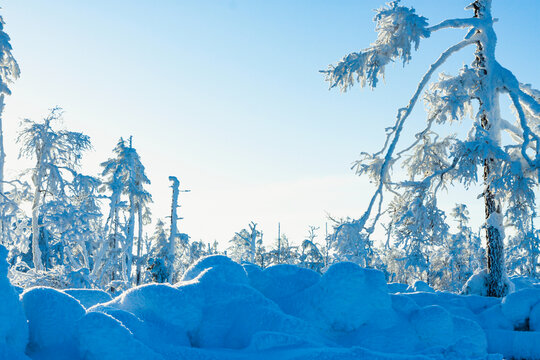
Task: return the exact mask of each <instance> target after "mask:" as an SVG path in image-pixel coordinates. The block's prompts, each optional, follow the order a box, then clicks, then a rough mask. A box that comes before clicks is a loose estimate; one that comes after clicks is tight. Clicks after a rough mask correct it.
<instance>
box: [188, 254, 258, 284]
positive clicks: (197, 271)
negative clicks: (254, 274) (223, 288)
mask: <svg viewBox="0 0 540 360" xmlns="http://www.w3.org/2000/svg"><path fill="white" fill-rule="evenodd" d="M208 269H215V270H216V271H213V272H212V274H213V276H214V277H213V280H215V281H222V282H230V283H240V284H248V283H249V280H248V277H247V273H246V271H245V270H244V268H243V267H242V265H239V264H237V263H235V262H234V261H232V260H231V259H230V258H228V257H226V256H223V255H212V256H207V257H205V258H202V259H201V260H199V261H197V262H196V263H195V264H193V265H191V266H190V267H189V269H187V270H186V272H185V273H184V276H183V277H182V281H184V282H185V281H191V280H194V279H195V278H197V277H199V276H200V275H201V274H202V273H203V272H204V271H206V270H208Z"/></svg>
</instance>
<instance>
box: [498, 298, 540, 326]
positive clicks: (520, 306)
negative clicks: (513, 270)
mask: <svg viewBox="0 0 540 360" xmlns="http://www.w3.org/2000/svg"><path fill="white" fill-rule="evenodd" d="M538 303H540V289H523V290H520V291H517V292H514V293H511V294H509V295H508V296H506V297H505V298H504V299H503V301H502V302H501V311H502V313H503V314H504V316H505V317H506V318H507V319H508V320H510V321H511V322H512V323H513V324H514V328H516V329H518V328H523V327H525V326H527V324H528V321H529V316H530V314H531V310H532V308H533V306H534V305H536V304H538Z"/></svg>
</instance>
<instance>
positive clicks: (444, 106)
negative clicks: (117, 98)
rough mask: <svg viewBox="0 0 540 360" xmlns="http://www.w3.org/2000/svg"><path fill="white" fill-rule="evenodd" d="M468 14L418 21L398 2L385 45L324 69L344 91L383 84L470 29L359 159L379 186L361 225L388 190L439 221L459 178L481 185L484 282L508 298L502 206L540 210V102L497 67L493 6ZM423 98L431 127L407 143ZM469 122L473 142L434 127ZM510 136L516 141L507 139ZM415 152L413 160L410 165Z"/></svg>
mask: <svg viewBox="0 0 540 360" xmlns="http://www.w3.org/2000/svg"><path fill="white" fill-rule="evenodd" d="M467 9H469V10H472V11H473V15H472V16H470V17H466V18H458V19H447V20H444V21H442V22H440V23H439V24H437V25H434V26H429V25H428V19H426V18H425V17H423V16H419V15H417V14H416V13H415V10H414V9H412V8H409V7H406V6H401V5H399V2H398V1H393V2H391V3H389V4H388V5H387V6H386V7H384V8H381V9H379V10H377V13H376V15H375V19H374V20H375V21H376V23H377V26H376V30H377V32H378V36H377V40H376V41H375V42H374V43H373V44H372V45H371V46H369V47H368V48H366V49H364V50H361V51H359V52H355V53H351V54H349V55H347V56H346V57H344V58H343V59H342V60H341V61H340V62H338V63H337V64H336V65H331V66H330V67H329V68H328V70H326V71H324V73H325V74H326V80H327V81H329V82H330V86H331V87H339V88H341V90H342V91H347V90H348V89H349V88H350V87H351V86H353V85H354V84H355V82H358V83H360V85H361V86H369V87H371V88H374V87H376V86H377V85H378V81H379V79H380V78H381V77H382V76H383V74H384V70H385V67H386V65H388V64H390V63H392V62H394V61H400V62H402V63H403V64H406V63H408V62H409V61H410V60H411V54H412V51H413V49H414V50H416V49H418V46H419V44H420V41H421V40H422V39H426V38H429V37H430V35H431V34H433V33H434V32H437V31H441V30H444V29H449V28H453V29H466V30H467V32H466V34H465V36H464V38H463V40H462V41H460V42H458V43H457V44H454V45H452V46H450V47H449V48H448V49H447V50H445V51H444V52H443V53H442V54H441V55H440V56H439V58H438V59H437V60H436V61H435V62H434V63H432V64H431V66H430V67H429V69H428V71H427V72H426V73H425V75H424V76H423V77H422V79H421V80H420V82H419V84H418V86H417V89H416V91H415V92H414V94H413V96H412V98H411V99H410V101H409V103H408V104H407V105H406V106H405V107H402V108H400V109H399V110H398V112H397V116H396V121H395V124H394V125H393V126H392V127H390V128H388V129H387V138H386V141H385V143H384V146H383V148H382V149H381V150H380V151H379V152H376V153H374V154H366V153H364V154H363V156H362V158H361V159H360V160H358V161H357V162H356V163H355V165H354V168H355V170H356V171H357V173H358V174H360V175H363V174H366V175H369V176H370V177H371V178H372V179H373V180H374V182H375V184H376V191H375V193H374V195H373V197H372V198H371V201H370V202H369V205H368V208H367V210H366V212H365V213H364V215H363V216H362V217H361V218H360V219H358V220H357V221H356V222H357V224H358V228H359V229H361V231H362V232H363V233H365V234H366V236H369V235H370V234H372V233H373V231H374V228H375V224H376V223H377V221H378V220H379V218H380V216H381V213H382V208H383V195H384V194H385V193H387V192H389V193H392V194H394V195H396V196H397V197H401V196H403V195H402V194H404V193H405V194H406V196H407V197H409V198H410V199H411V201H412V200H414V201H415V202H416V203H417V204H420V205H422V206H420V207H418V209H421V210H422V211H426V214H425V215H427V216H428V217H430V218H435V217H437V216H440V214H441V212H440V211H441V210H440V209H438V207H437V205H436V202H435V200H434V199H435V198H436V196H437V194H438V192H439V191H440V189H444V188H446V187H447V186H449V185H450V184H451V183H454V182H459V183H461V184H463V185H464V186H465V187H469V186H470V185H471V184H476V183H478V182H479V181H482V183H483V185H484V191H483V194H482V195H483V201H484V206H485V214H484V217H485V233H486V243H487V276H486V278H485V285H486V288H487V294H489V295H490V296H503V295H504V294H506V293H507V291H508V281H507V278H506V270H505V264H504V246H503V239H504V226H503V214H504V213H503V208H504V207H505V206H506V207H509V206H511V201H515V200H516V199H518V200H519V201H520V202H523V203H525V204H527V206H528V207H529V208H532V207H533V204H534V193H533V192H532V191H527V189H531V188H532V187H535V186H537V184H538V164H539V163H540V162H539V156H538V154H539V150H540V138H539V136H538V134H537V131H538V124H539V119H540V103H539V98H540V97H539V96H538V94H539V92H538V91H536V90H534V89H532V88H531V86H529V85H525V84H523V83H521V82H519V81H518V79H516V77H515V76H514V75H513V74H512V73H511V72H510V71H509V70H508V69H506V68H504V67H503V66H502V65H501V64H500V63H499V62H498V61H497V59H496V56H495V46H496V43H497V37H496V35H495V31H494V29H493V23H494V19H493V17H492V13H491V0H475V1H474V2H472V4H471V5H469V6H468V7H467ZM467 47H474V48H475V50H474V57H473V61H472V63H471V65H470V66H464V67H463V68H462V69H460V70H459V72H458V73H457V75H445V74H443V75H440V76H439V79H438V80H436V81H434V82H431V83H430V81H432V80H433V79H432V77H433V75H435V73H436V72H437V70H438V69H439V68H440V66H441V65H442V64H444V63H445V62H446V60H447V59H448V58H449V57H450V56H452V55H453V54H454V53H456V52H458V51H460V50H462V49H465V48H467ZM422 94H424V101H425V104H426V108H427V123H426V126H425V128H424V129H423V130H422V131H420V132H419V133H417V134H416V136H415V138H414V140H413V141H412V142H411V143H408V144H405V145H403V144H402V143H401V142H400V139H401V135H402V132H403V129H404V127H405V125H406V122H407V120H408V118H409V115H410V114H411V112H412V111H413V109H414V107H415V105H416V104H417V102H418V100H419V99H420V98H421V96H422ZM501 96H507V97H508V98H509V100H510V102H511V103H512V106H513V108H514V111H515V115H516V116H515V122H511V121H508V120H506V119H503V118H502V117H501V114H500V109H499V99H500V97H501ZM465 122H470V130H469V131H468V133H467V136H466V137H464V138H458V137H457V136H452V135H449V136H437V134H436V133H435V130H434V125H442V124H447V125H451V124H454V123H459V124H462V123H465ZM504 134H508V135H510V137H511V139H512V140H511V141H510V140H506V137H504V136H503V135H504ZM407 154H408V155H409V158H408V161H404V158H406V156H407ZM396 165H401V166H404V167H405V168H406V170H408V174H409V175H408V177H407V179H405V180H404V181H398V180H396V179H393V178H392V176H391V173H392V172H391V169H392V168H393V167H395V166H396ZM428 204H432V205H433V206H427V205H428ZM427 212H432V213H427ZM530 214H531V213H529V216H530ZM370 220H371V221H370Z"/></svg>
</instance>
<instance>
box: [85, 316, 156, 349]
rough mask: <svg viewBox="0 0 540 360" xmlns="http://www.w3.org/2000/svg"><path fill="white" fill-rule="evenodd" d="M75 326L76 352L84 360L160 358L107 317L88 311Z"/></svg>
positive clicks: (129, 332) (126, 329)
mask: <svg viewBox="0 0 540 360" xmlns="http://www.w3.org/2000/svg"><path fill="white" fill-rule="evenodd" d="M77 325H78V326H77V339H78V342H79V344H80V348H79V351H80V354H81V355H82V356H83V358H84V359H85V360H124V359H125V360H131V359H138V360H154V359H155V360H159V359H163V358H162V357H161V356H160V355H158V354H156V353H155V352H154V351H152V350H151V349H150V348H148V347H147V346H145V345H144V344H142V343H141V342H140V341H138V340H136V339H135V338H134V336H133V333H132V332H131V331H129V330H128V328H126V327H125V326H124V325H123V324H122V323H121V322H120V321H118V320H116V319H115V318H113V317H112V316H110V315H107V314H104V313H101V312H90V313H88V314H86V315H85V316H84V317H83V318H82V319H81V320H80V321H79V322H78V324H77Z"/></svg>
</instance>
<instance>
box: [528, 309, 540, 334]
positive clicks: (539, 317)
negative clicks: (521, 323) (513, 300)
mask: <svg viewBox="0 0 540 360" xmlns="http://www.w3.org/2000/svg"><path fill="white" fill-rule="evenodd" d="M529 328H530V329H531V331H539V332H540V303H538V304H536V305H534V307H533V308H532V310H531V314H530V316H529Z"/></svg>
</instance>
